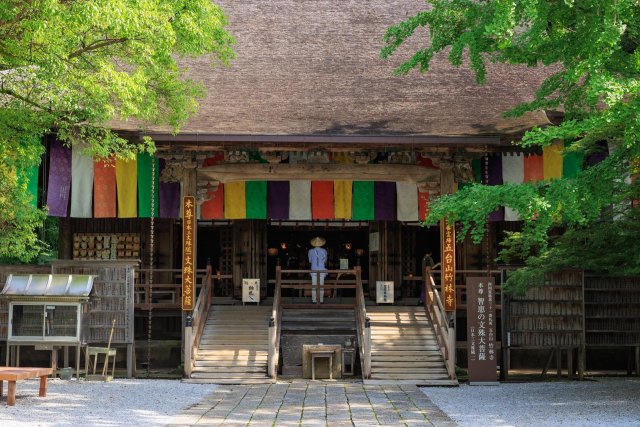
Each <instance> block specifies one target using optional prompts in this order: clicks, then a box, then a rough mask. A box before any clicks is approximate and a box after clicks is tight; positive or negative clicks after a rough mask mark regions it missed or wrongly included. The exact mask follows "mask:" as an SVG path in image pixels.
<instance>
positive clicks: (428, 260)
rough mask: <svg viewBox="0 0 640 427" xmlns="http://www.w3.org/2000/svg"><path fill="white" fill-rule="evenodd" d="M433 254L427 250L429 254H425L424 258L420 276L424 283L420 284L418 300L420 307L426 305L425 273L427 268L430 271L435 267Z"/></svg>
mask: <svg viewBox="0 0 640 427" xmlns="http://www.w3.org/2000/svg"><path fill="white" fill-rule="evenodd" d="M431 255H432V252H431V251H430V250H427V253H426V254H424V256H423V257H422V263H421V265H422V270H420V276H423V277H422V282H423V283H421V284H420V298H419V299H418V305H422V304H424V300H425V298H426V296H427V295H426V294H425V293H424V274H425V273H424V271H425V269H426V268H427V267H429V268H430V269H431V268H433V266H434V265H435V263H434V262H433V258H432V256H431Z"/></svg>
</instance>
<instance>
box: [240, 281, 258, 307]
mask: <svg viewBox="0 0 640 427" xmlns="http://www.w3.org/2000/svg"><path fill="white" fill-rule="evenodd" d="M242 302H243V303H245V302H256V303H260V279H242Z"/></svg>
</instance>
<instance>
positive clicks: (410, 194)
mask: <svg viewBox="0 0 640 427" xmlns="http://www.w3.org/2000/svg"><path fill="white" fill-rule="evenodd" d="M396 191H397V194H398V214H397V217H398V221H405V222H410V221H418V219H419V216H418V213H419V207H418V206H419V201H418V187H417V186H416V184H414V183H412V182H397V183H396Z"/></svg>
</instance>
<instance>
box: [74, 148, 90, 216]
mask: <svg viewBox="0 0 640 427" xmlns="http://www.w3.org/2000/svg"><path fill="white" fill-rule="evenodd" d="M91 194H93V159H92V158H91V157H89V156H87V155H85V154H83V153H82V147H79V146H78V145H74V146H73V148H72V149H71V217H73V218H91V216H92V214H93V208H92V202H93V198H92V197H91V196H90V195H91Z"/></svg>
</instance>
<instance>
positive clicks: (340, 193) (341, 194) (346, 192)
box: [333, 180, 353, 219]
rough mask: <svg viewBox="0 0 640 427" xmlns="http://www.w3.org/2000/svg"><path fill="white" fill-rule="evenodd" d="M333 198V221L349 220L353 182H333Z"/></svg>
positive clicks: (351, 210) (351, 213) (351, 212)
mask: <svg viewBox="0 0 640 427" xmlns="http://www.w3.org/2000/svg"><path fill="white" fill-rule="evenodd" d="M333 197H334V200H335V211H334V215H335V219H351V217H352V215H353V209H352V208H353V181H346V180H338V181H334V182H333Z"/></svg>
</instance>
